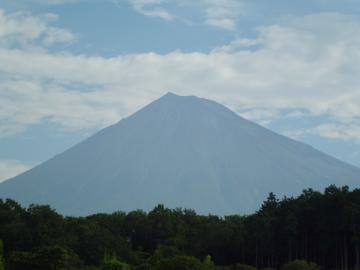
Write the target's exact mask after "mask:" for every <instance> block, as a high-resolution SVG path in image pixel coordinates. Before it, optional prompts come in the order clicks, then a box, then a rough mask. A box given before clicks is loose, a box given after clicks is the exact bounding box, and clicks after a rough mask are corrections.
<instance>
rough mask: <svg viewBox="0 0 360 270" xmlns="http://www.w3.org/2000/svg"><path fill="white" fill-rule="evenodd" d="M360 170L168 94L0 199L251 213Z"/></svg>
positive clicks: (93, 208)
mask: <svg viewBox="0 0 360 270" xmlns="http://www.w3.org/2000/svg"><path fill="white" fill-rule="evenodd" d="M359 183H360V169H358V168H356V167H353V166H350V165H348V164H346V163H343V162H341V161H339V160H337V159H335V158H332V157H330V156H328V155H325V154H323V153H321V152H319V151H317V150H315V149H313V148H312V147H310V146H307V145H305V144H302V143H299V142H296V141H294V140H291V139H288V138H286V137H284V136H281V135H278V134H275V133H273V132H271V131H269V130H267V129H265V128H263V127H261V126H258V125H256V124H254V123H252V122H250V121H247V120H245V119H243V118H241V117H239V116H238V115H237V114H235V113H233V112H232V111H230V110H229V109H227V108H226V107H224V106H222V105H220V104H218V103H216V102H213V101H209V100H205V99H200V98H197V97H192V96H188V97H183V96H177V95H174V94H171V93H169V94H167V95H165V96H163V97H162V98H160V99H158V100H156V101H154V102H153V103H151V104H150V105H148V106H146V107H145V108H143V109H142V110H140V111H138V112H137V113H135V114H133V115H132V116H130V117H128V118H126V119H123V120H121V121H120V122H118V123H117V124H115V125H113V126H110V127H108V128H105V129H103V130H102V131H100V132H98V133H97V134H95V135H94V136H92V137H90V138H88V139H87V140H85V141H84V142H82V143H80V144H78V145H76V146H75V147H73V148H71V149H69V150H67V151H65V152H64V153H62V154H60V155H57V156H55V157H54V158H52V159H50V160H49V161H47V162H45V163H43V164H41V165H39V166H37V167H35V168H33V169H32V170H30V171H28V172H25V173H23V174H21V175H19V176H17V177H15V178H13V179H10V180H8V181H5V182H4V183H2V184H0V197H2V198H5V197H10V198H14V199H16V200H18V201H20V202H21V203H23V204H29V203H34V202H35V203H47V204H50V205H51V206H53V207H55V208H57V209H58V210H59V211H61V212H62V213H65V214H72V215H85V214H90V213H95V212H103V211H107V212H108V211H113V210H134V209H139V208H140V209H145V210H146V209H149V208H152V207H153V206H154V205H156V204H158V203H164V204H165V205H167V206H169V207H178V206H179V207H189V208H193V209H195V210H197V211H199V212H200V213H209V212H211V213H215V214H231V213H249V212H251V211H254V210H255V209H256V208H258V207H259V205H260V203H261V202H262V201H263V200H264V199H265V198H266V196H267V194H268V192H270V191H273V192H275V193H276V194H278V195H279V196H283V195H292V194H298V193H300V192H301V191H302V189H304V188H308V187H312V188H315V189H322V188H324V187H325V186H327V185H329V184H337V185H344V184H347V185H350V187H355V186H359Z"/></svg>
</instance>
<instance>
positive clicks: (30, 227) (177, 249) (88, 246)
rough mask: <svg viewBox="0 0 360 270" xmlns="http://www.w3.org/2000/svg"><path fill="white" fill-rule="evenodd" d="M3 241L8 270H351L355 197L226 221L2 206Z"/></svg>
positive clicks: (302, 201) (307, 193) (273, 208)
mask: <svg viewBox="0 0 360 270" xmlns="http://www.w3.org/2000/svg"><path fill="white" fill-rule="evenodd" d="M0 239H2V240H3V241H4V245H5V249H4V252H3V255H2V253H1V252H0V258H2V257H3V258H4V259H5V262H6V265H5V267H7V266H8V268H6V269H10V270H18V269H22V270H23V269H26V270H32V269H36V270H45V269H46V270H49V269H50V270H51V269H57V270H61V269H84V270H85V269H86V270H100V269H130V268H131V269H133V270H150V269H164V268H166V267H168V268H169V269H178V268H179V267H184V269H186V268H189V267H192V268H194V269H202V270H205V269H206V270H208V269H214V270H215V269H216V270H244V269H249V270H251V269H254V268H253V267H256V268H257V269H265V268H268V269H270V268H271V269H281V268H282V266H283V265H285V266H284V269H285V270H289V269H311V270H313V269H316V266H315V265H314V264H307V263H306V261H314V263H316V264H317V265H319V268H323V269H343V270H345V269H346V270H347V269H355V268H357V267H359V265H360V189H354V190H352V191H350V190H349V188H348V187H340V188H339V187H335V186H330V187H328V188H327V189H325V191H324V192H323V193H320V192H317V191H313V190H311V189H308V190H304V191H303V193H302V194H301V195H300V196H298V197H296V198H283V199H282V200H278V199H277V198H276V196H275V195H274V194H272V193H271V194H270V195H269V197H268V198H267V199H266V200H265V202H264V203H263V204H262V206H261V208H260V209H259V211H257V212H256V213H254V214H252V215H248V216H240V215H231V216H225V217H218V216H214V215H208V216H204V215H197V214H196V213H195V212H194V211H193V210H189V209H179V208H178V209H168V208H166V207H164V206H163V205H159V206H157V207H155V208H154V209H153V210H152V211H150V212H148V213H146V212H144V211H140V210H137V211H132V212H129V213H123V212H115V213H112V214H96V215H91V216H88V217H63V216H61V215H60V214H58V213H56V211H55V210H53V209H51V208H50V207H49V206H41V205H32V206H30V207H29V208H23V207H21V205H19V204H18V203H17V202H15V201H13V200H10V199H8V200H5V201H3V200H0ZM0 246H1V245H0ZM1 250H2V248H1V249H0V251H1ZM106 254H111V256H108V255H106ZM104 256H105V257H104ZM120 258H121V259H120ZM295 259H300V260H302V261H293V260H295ZM0 261H1V263H0V270H3V269H1V267H3V264H4V260H3V259H0ZM288 262H291V263H288ZM297 267H298V268H297ZM301 267H303V268H301ZM304 267H306V268H304ZM309 267H310V268H309Z"/></svg>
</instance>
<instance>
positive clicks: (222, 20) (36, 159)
mask: <svg viewBox="0 0 360 270" xmlns="http://www.w3.org/2000/svg"><path fill="white" fill-rule="evenodd" d="M359 63H360V5H359V3H358V0H312V1H304V0H292V1H289V0H1V1H0V181H3V180H5V179H7V178H9V177H12V176H15V175H17V174H19V173H21V172H23V171H25V170H27V169H30V168H31V167H33V166H36V165H37V164H40V163H41V162H43V161H45V160H47V159H49V158H51V157H53V156H55V155H56V154H59V153H61V152H63V151H64V150H66V149H68V148H69V147H71V146H73V145H75V144H76V143H78V142H80V141H82V140H84V139H85V138H87V137H89V136H90V135H91V134H93V133H95V132H96V131H98V130H100V129H102V128H104V127H106V126H108V125H111V124H114V123H116V122H118V121H119V120H121V119H122V118H124V117H127V116H129V115H130V114H132V113H134V112H135V111H136V110H138V109H140V108H141V107H143V106H144V105H146V104H148V103H150V102H151V101H153V100H155V99H157V98H159V97H161V96H162V95H164V94H165V93H167V92H173V93H176V94H179V95H195V96H199V97H203V98H207V99H213V100H215V101H217V102H219V103H222V104H224V105H226V106H228V107H229V108H230V109H232V110H234V111H235V112H237V113H238V114H239V115H241V116H243V117H245V118H247V119H249V120H252V121H254V122H256V123H258V124H260V125H262V126H264V127H266V128H269V129H271V130H273V131H275V132H277V133H280V134H283V135H285V136H289V137H291V138H293V139H296V140H298V141H301V142H304V143H307V144H309V145H311V146H313V147H315V148H317V149H319V150H321V151H323V152H325V153H327V154H330V155H332V156H334V157H336V158H338V159H340V160H343V161H345V162H348V163H350V164H353V165H355V166H359V167H360V65H359Z"/></svg>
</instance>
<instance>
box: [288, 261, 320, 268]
mask: <svg viewBox="0 0 360 270" xmlns="http://www.w3.org/2000/svg"><path fill="white" fill-rule="evenodd" d="M282 270H318V267H317V266H316V264H315V263H312V262H307V261H304V260H295V261H292V262H289V263H287V264H285V265H284V266H283V267H282Z"/></svg>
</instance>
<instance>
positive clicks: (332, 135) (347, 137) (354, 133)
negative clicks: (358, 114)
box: [283, 123, 360, 143]
mask: <svg viewBox="0 0 360 270" xmlns="http://www.w3.org/2000/svg"><path fill="white" fill-rule="evenodd" d="M283 134H284V135H286V136H289V137H292V138H294V139H300V138H302V137H304V136H306V135H313V136H318V137H322V138H327V139H332V140H341V141H350V142H356V143H360V124H343V123H325V124H320V125H317V126H315V127H312V128H306V129H299V130H286V131H284V132H283Z"/></svg>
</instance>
